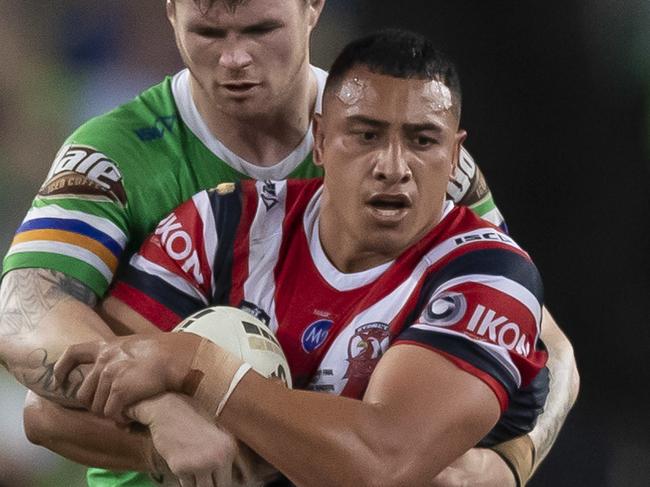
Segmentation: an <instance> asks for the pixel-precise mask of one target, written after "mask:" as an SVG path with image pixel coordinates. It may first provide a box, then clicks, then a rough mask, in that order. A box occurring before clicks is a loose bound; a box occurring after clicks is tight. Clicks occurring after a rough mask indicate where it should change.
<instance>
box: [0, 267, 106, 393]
mask: <svg viewBox="0 0 650 487" xmlns="http://www.w3.org/2000/svg"><path fill="white" fill-rule="evenodd" d="M95 304H96V297H95V295H94V294H93V293H92V291H90V290H89V289H88V288H86V287H85V286H83V284H81V283H79V282H78V281H76V280H74V279H71V278H69V277H67V276H65V275H64V274H62V273H59V272H53V271H48V270H44V269H21V270H15V271H12V272H10V273H9V274H7V275H6V276H5V278H4V279H3V282H2V288H1V289H0V360H2V363H3V365H4V366H5V367H6V368H7V369H8V370H9V371H10V372H11V373H12V374H13V375H14V376H15V377H16V379H18V380H19V381H20V382H21V383H23V384H24V385H25V386H27V387H28V388H30V389H31V390H33V391H35V392H36V393H38V394H39V395H41V396H44V397H47V398H50V399H52V400H54V401H57V402H60V403H62V404H66V405H77V403H76V401H75V400H74V395H75V392H76V389H77V388H78V386H79V384H80V383H81V381H82V379H83V375H82V373H81V371H80V370H77V371H76V372H75V373H74V374H72V375H71V377H70V380H69V381H68V382H67V383H64V384H61V385H60V386H58V387H55V385H54V383H53V380H52V369H53V366H54V362H55V361H56V359H57V358H58V357H59V355H60V354H61V353H62V352H63V351H64V350H65V348H66V347H67V346H69V345H71V344H73V343H79V342H85V341H89V340H98V339H102V338H107V337H110V336H113V333H112V332H111V330H110V329H109V328H108V326H107V325H106V324H105V323H104V322H103V320H102V319H101V318H100V317H99V316H98V315H97V313H95V311H94V310H93V306H94V305H95Z"/></svg>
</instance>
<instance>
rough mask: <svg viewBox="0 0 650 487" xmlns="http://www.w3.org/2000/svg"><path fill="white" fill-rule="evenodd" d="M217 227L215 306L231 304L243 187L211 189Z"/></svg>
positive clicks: (209, 195) (210, 196) (214, 267)
mask: <svg viewBox="0 0 650 487" xmlns="http://www.w3.org/2000/svg"><path fill="white" fill-rule="evenodd" d="M208 197H209V198H210V204H211V206H212V213H213V215H214V223H215V228H216V230H217V236H218V238H219V245H218V248H217V254H216V256H215V258H214V266H213V269H214V272H215V276H214V293H213V295H212V299H211V300H210V302H211V304H212V305H213V306H216V305H228V304H230V290H231V287H232V266H233V251H234V248H235V237H236V235H237V228H238V227H239V221H240V219H241V213H242V197H243V195H242V187H241V184H240V183H237V184H236V187H235V191H233V192H232V193H228V194H219V193H217V192H216V191H209V192H208Z"/></svg>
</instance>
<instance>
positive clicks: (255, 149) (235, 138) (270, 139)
mask: <svg viewBox="0 0 650 487" xmlns="http://www.w3.org/2000/svg"><path fill="white" fill-rule="evenodd" d="M190 87H191V90H192V98H193V99H194V104H195V105H196V107H197V110H198V111H199V113H200V114H201V117H202V118H203V120H204V121H205V123H206V125H207V126H208V128H209V129H210V132H212V134H213V135H214V136H215V137H216V138H218V139H219V140H220V141H221V142H222V143H223V144H224V145H225V146H226V147H228V148H229V149H230V150H231V151H233V152H234V153H235V154H237V155H238V156H239V157H241V158H243V159H245V160H246V161H248V162H250V163H251V164H255V165H258V166H261V167H270V166H273V165H275V164H277V163H278V162H280V161H282V160H283V159H284V158H285V157H287V156H288V155H289V154H290V153H291V152H292V151H293V150H294V149H295V148H296V147H297V146H298V145H299V144H300V142H302V140H303V138H304V137H305V135H306V134H307V131H308V129H309V125H310V123H311V120H312V117H313V113H314V108H315V106H316V98H317V96H318V82H317V80H316V76H315V75H314V73H313V71H312V69H311V67H310V66H309V64H306V65H305V68H304V69H301V71H300V73H299V74H298V75H297V76H296V77H295V79H294V81H293V83H292V84H291V86H289V87H288V88H287V89H286V90H285V92H284V93H283V94H282V95H280V98H278V99H275V100H274V102H273V104H272V105H271V109H270V110H268V111H266V112H263V113H255V114H254V115H253V116H249V117H238V116H236V115H235V114H232V113H226V112H224V111H223V110H222V109H221V107H219V106H217V105H216V104H215V103H213V102H212V101H211V100H210V99H209V95H208V94H206V92H205V91H204V90H202V89H201V88H200V87H199V85H198V83H197V82H196V81H195V79H194V77H193V76H190Z"/></svg>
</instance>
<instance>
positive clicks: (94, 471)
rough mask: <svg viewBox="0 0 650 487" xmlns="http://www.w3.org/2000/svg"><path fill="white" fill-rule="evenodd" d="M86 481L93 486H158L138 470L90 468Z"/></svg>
mask: <svg viewBox="0 0 650 487" xmlns="http://www.w3.org/2000/svg"><path fill="white" fill-rule="evenodd" d="M86 481H87V482H88V485H89V486H92V487H156V486H157V485H159V484H157V483H154V482H153V481H152V480H151V479H150V478H149V476H148V475H146V474H142V473H138V472H110V471H108V470H103V469H101V468H89V469H88V471H87V472H86Z"/></svg>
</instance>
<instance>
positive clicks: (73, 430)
mask: <svg viewBox="0 0 650 487" xmlns="http://www.w3.org/2000/svg"><path fill="white" fill-rule="evenodd" d="M24 414H25V417H24V421H25V432H26V434H27V437H28V438H29V440H30V441H31V442H32V443H35V444H37V445H41V446H43V447H45V448H48V449H49V450H52V451H53V452H55V453H58V454H59V455H62V456H64V457H66V458H68V459H70V460H72V461H74V462H77V463H81V464H83V465H89V466H94V467H103V468H107V469H110V470H135V471H141V472H145V471H150V470H152V467H151V465H152V463H153V460H152V458H153V447H152V445H151V439H150V437H149V435H148V433H145V432H142V433H140V432H139V433H133V432H130V431H127V430H126V429H123V428H120V427H118V426H117V425H116V424H115V423H114V422H113V421H111V420H108V419H102V418H98V417H96V416H94V415H92V414H91V413H88V412H87V411H83V410H78V409H77V410H75V409H68V408H65V407H62V406H60V405H58V404H55V403H53V402H51V401H48V400H47V399H43V398H41V397H38V396H36V394H34V393H32V392H30V393H29V394H28V398H27V402H26V404H25V410H24Z"/></svg>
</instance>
